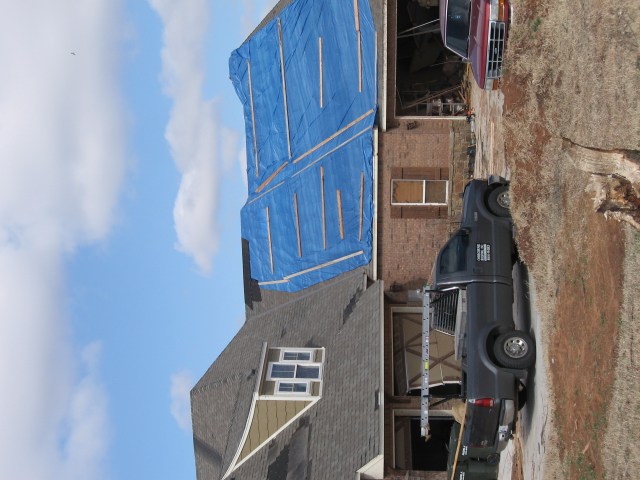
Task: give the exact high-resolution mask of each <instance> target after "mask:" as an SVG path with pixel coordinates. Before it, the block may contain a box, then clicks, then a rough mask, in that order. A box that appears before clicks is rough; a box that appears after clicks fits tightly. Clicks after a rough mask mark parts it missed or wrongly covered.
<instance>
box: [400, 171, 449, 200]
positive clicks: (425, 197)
mask: <svg viewBox="0 0 640 480" xmlns="http://www.w3.org/2000/svg"><path fill="white" fill-rule="evenodd" d="M397 182H415V183H421V184H422V202H421V203H414V202H394V201H393V190H394V185H395V184H396V183H397ZM427 182H431V183H433V182H444V184H445V193H444V202H427V188H426V186H427ZM448 202H449V180H448V179H433V180H431V179H426V178H422V179H419V178H392V179H391V206H393V207H446V206H447V205H448V204H449V203H448Z"/></svg>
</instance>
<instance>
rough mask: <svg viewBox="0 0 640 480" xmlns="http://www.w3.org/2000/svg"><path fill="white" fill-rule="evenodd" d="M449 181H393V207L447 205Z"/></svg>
mask: <svg viewBox="0 0 640 480" xmlns="http://www.w3.org/2000/svg"><path fill="white" fill-rule="evenodd" d="M448 183H449V182H448V181H447V180H404V179H393V180H391V204H392V205H416V206H419V205H425V206H426V205H432V206H433V205H437V206H440V205H447V196H448V195H447V194H448Z"/></svg>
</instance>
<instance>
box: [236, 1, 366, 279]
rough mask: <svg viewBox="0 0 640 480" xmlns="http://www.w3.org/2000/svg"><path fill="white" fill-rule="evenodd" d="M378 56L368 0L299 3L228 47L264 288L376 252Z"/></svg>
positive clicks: (256, 269)
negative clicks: (241, 116) (240, 113)
mask: <svg viewBox="0 0 640 480" xmlns="http://www.w3.org/2000/svg"><path fill="white" fill-rule="evenodd" d="M356 11H357V18H356ZM320 52H322V54H320ZM375 55H376V51H375V29H374V24H373V17H372V15H371V9H370V6H369V2H368V0H358V2H357V8H355V6H354V2H353V1H351V0H296V1H293V2H292V3H291V4H289V5H288V6H287V7H286V8H285V9H284V10H282V11H281V12H280V15H279V16H278V17H277V18H275V19H274V20H273V21H271V22H270V23H268V24H267V25H265V27H264V28H262V29H261V30H259V31H257V32H256V33H255V34H254V35H253V36H252V37H251V38H249V39H248V40H247V41H246V42H245V43H244V44H243V45H242V46H241V47H240V48H238V49H237V50H235V51H234V52H233V53H232V55H231V58H230V60H229V70H230V77H231V80H232V81H233V84H234V87H235V89H236V92H237V93H238V96H239V97H240V100H241V101H242V104H243V109H244V117H245V126H246V140H247V177H248V185H249V195H248V200H247V203H246V205H245V206H244V208H243V209H242V236H243V238H245V239H246V240H248V241H249V251H250V259H251V276H252V277H253V278H254V279H256V280H258V281H259V282H260V284H261V286H263V287H264V288H274V289H278V290H284V291H296V290H300V289H302V288H306V287H308V286H310V285H313V284H315V283H318V282H321V281H323V280H326V279H329V278H332V277H334V276H336V275H339V274H340V273H342V272H345V271H348V270H351V269H353V268H356V267H358V266H362V265H366V264H368V263H369V262H370V260H371V251H372V225H373V192H372V188H373V168H372V167H373V166H372V163H373V139H372V135H373V130H372V129H373V122H374V118H375V111H376V102H377V99H376V70H375V66H376V59H375ZM281 58H282V59H284V68H283V62H282V61H281ZM283 70H284V75H283ZM283 76H284V79H283ZM321 86H322V88H321ZM321 90H322V91H321ZM285 92H286V94H285ZM321 101H322V104H321ZM285 104H286V105H285ZM323 200H324V201H323ZM296 206H297V209H296ZM340 207H341V208H340Z"/></svg>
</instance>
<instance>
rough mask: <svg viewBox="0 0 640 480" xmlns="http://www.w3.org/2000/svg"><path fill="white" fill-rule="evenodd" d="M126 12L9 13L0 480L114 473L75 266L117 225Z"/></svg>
mask: <svg viewBox="0 0 640 480" xmlns="http://www.w3.org/2000/svg"><path fill="white" fill-rule="evenodd" d="M120 5H121V2H120V1H113V0H96V1H92V2H84V1H82V0H61V1H58V2H50V1H47V0H31V1H29V2H13V3H12V4H11V5H10V6H9V5H7V8H5V9H3V13H2V15H1V16H0V65H2V69H0V85H2V88H0V171H1V172H2V174H1V175H0V385H2V386H3V392H4V393H3V395H2V396H0V425H2V429H0V478H28V479H30V480H40V479H47V480H51V479H53V480H57V479H66V478H85V479H89V480H91V479H98V478H102V477H103V476H104V465H103V460H104V457H105V455H106V451H107V448H108V441H109V432H108V430H109V428H108V419H107V413H106V393H105V392H104V390H103V389H102V386H101V383H100V379H99V372H98V365H97V363H96V362H97V360H96V357H97V353H96V351H97V350H98V347H97V346H95V345H93V346H90V347H89V348H88V350H86V351H85V354H84V355H85V356H86V358H84V360H82V361H79V360H78V359H77V358H76V355H75V353H74V350H73V346H72V342H71V339H70V337H71V335H70V331H69V328H70V327H69V323H68V318H67V315H66V304H65V300H64V295H65V293H66V292H65V288H64V284H65V274H64V259H65V258H67V256H68V255H69V254H71V253H72V252H73V251H74V248H75V247H77V246H78V245H80V244H83V243H87V242H92V241H98V240H101V239H103V238H104V237H105V236H106V235H107V234H108V233H109V230H110V228H111V227H112V225H113V223H114V209H115V206H116V204H117V201H118V193H119V188H120V185H121V182H122V178H123V175H124V170H125V165H126V162H125V160H124V159H125V134H124V123H125V122H124V120H125V116H124V114H123V109H122V107H121V103H120V99H119V94H118V81H117V79H118V73H119V72H118V64H117V54H118V48H117V47H118V41H119V37H118V35H119V25H121V24H122V19H121V16H120ZM72 52H73V53H75V55H72ZM91 352H94V353H93V354H91ZM92 359H93V363H92V362H90V361H89V360H92ZM83 362H84V363H83ZM87 362H88V363H87ZM83 365H84V367H83ZM82 368H84V369H86V372H85V373H82ZM79 375H80V376H79ZM89 439H90V441H89Z"/></svg>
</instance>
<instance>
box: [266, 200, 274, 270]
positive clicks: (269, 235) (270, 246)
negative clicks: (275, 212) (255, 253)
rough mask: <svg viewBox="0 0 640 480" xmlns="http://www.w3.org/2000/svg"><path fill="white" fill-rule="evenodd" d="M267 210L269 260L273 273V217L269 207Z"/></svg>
mask: <svg viewBox="0 0 640 480" xmlns="http://www.w3.org/2000/svg"><path fill="white" fill-rule="evenodd" d="M266 212H267V241H268V242H269V261H270V262H271V273H273V247H272V245H271V218H270V217H269V207H267V208H266Z"/></svg>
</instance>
